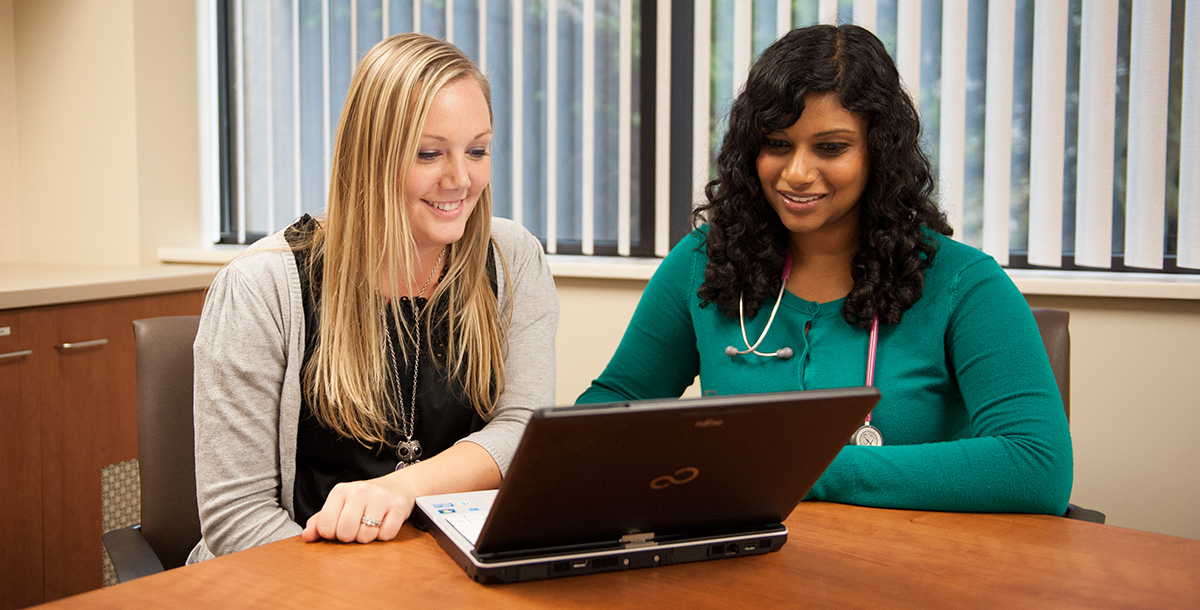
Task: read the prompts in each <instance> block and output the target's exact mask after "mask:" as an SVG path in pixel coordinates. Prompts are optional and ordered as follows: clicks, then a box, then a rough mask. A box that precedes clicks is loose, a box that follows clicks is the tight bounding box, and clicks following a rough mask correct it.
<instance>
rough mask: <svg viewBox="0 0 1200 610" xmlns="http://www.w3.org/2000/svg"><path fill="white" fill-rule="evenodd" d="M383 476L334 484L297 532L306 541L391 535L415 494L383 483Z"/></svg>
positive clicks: (364, 539)
mask: <svg viewBox="0 0 1200 610" xmlns="http://www.w3.org/2000/svg"><path fill="white" fill-rule="evenodd" d="M393 476H394V475H393ZM385 478H386V477H380V478H378V479H371V480H367V481H353V482H349V483H338V484H337V485H334V487H333V490H332V491H330V492H329V497H328V498H326V499H325V505H324V506H322V507H321V510H320V511H319V512H317V514H315V515H313V516H312V517H310V518H309V519H308V523H306V524H305V526H304V531H303V532H301V533H300V536H301V537H302V538H303V539H304V540H305V541H306V542H315V541H317V540H320V539H322V538H324V539H328V540H341V541H342V542H361V543H367V542H373V541H375V540H381V541H384V540H391V539H393V538H395V537H396V535H397V534H399V533H400V526H402V525H404V520H405V519H408V515H409V513H411V512H412V509H413V502H414V500H415V496H414V495H412V494H408V493H405V492H403V491H397V488H396V487H395V486H394V485H387V484H385V482H384V480H383V479H385Z"/></svg>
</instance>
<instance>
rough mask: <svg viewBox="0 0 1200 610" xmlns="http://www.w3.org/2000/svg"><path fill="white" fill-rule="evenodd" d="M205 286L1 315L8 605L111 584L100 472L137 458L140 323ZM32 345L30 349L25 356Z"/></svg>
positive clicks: (183, 305) (3, 587)
mask: <svg viewBox="0 0 1200 610" xmlns="http://www.w3.org/2000/svg"><path fill="white" fill-rule="evenodd" d="M203 300H204V293H203V291H189V292H180V293H171V294H160V295H153V296H144V297H133V298H125V299H114V300H108V301H96V302H89V303H74V304H67V305H53V306H46V307H34V308H28V309H18V310H8V311H0V329H3V328H6V327H7V328H8V329H9V330H8V333H7V335H4V334H3V332H4V331H3V330H0V355H3V354H11V353H16V354H18V355H15V356H10V357H8V358H0V405H2V406H0V410H2V412H0V421H2V422H3V424H0V460H3V461H0V571H2V573H3V574H4V577H3V579H0V581H2V583H3V584H0V609H3V608H21V607H25V606H28V605H31V604H37V603H42V602H44V601H52V600H55V599H59V598H62V597H66V596H69V595H74V594H76V593H82V592H84V591H89V590H91V589H96V588H99V587H100V586H101V583H102V578H103V576H102V570H103V567H102V566H103V545H102V544H101V541H100V535H101V533H102V532H101V496H100V471H101V469H102V468H104V467H105V466H107V465H109V464H115V463H118V462H122V461H125V460H129V459H132V458H134V457H137V418H136V400H137V399H136V389H135V388H136V386H135V378H134V350H133V324H132V323H133V320H136V319H140V318H152V317H157V316H168V315H184V314H198V313H200V309H201V307H202V305H203ZM25 352H28V353H25Z"/></svg>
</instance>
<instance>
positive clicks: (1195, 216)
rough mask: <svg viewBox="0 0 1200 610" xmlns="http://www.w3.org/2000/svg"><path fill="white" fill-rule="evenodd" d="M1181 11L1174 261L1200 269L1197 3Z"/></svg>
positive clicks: (1199, 32) (1199, 22) (1199, 41)
mask: <svg viewBox="0 0 1200 610" xmlns="http://www.w3.org/2000/svg"><path fill="white" fill-rule="evenodd" d="M1191 9H1192V10H1189V11H1187V12H1186V14H1185V15H1184V26H1183V28H1184V32H1183V95H1182V96H1181V97H1182V102H1183V105H1182V108H1180V117H1179V118H1180V121H1179V241H1178V244H1179V247H1178V249H1177V251H1176V254H1177V257H1178V258H1177V259H1176V264H1177V265H1178V266H1179V267H1182V268H1186V269H1200V176H1197V175H1196V174H1197V172H1196V168H1200V99H1198V98H1200V6H1198V5H1197V3H1196V2H1192V6H1191Z"/></svg>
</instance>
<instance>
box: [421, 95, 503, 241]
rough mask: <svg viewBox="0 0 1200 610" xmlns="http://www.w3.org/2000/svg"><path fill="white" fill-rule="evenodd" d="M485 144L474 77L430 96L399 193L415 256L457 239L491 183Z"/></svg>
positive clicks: (484, 108)
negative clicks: (402, 195)
mask: <svg viewBox="0 0 1200 610" xmlns="http://www.w3.org/2000/svg"><path fill="white" fill-rule="evenodd" d="M491 142H492V124H491V120H490V118H489V113H488V105H487V100H486V99H485V98H484V95H483V89H482V88H480V86H479V83H478V82H476V81H475V79H474V78H470V77H464V78H459V79H457V80H454V81H452V82H450V83H448V84H447V85H445V86H444V87H442V89H441V90H440V91H438V92H437V94H436V95H434V97H433V102H432V103H431V104H430V107H429V114H428V115H427V116H426V118H425V129H424V130H423V131H422V132H421V138H420V141H419V142H418V144H417V154H416V159H414V161H413V165H412V169H411V170H410V171H409V174H408V185H407V188H406V190H405V195H406V199H407V201H408V217H409V223H410V225H411V227H412V233H413V240H414V242H415V243H416V246H417V251H418V252H420V253H422V254H427V253H429V252H434V256H436V252H437V251H439V250H441V248H442V246H445V245H446V244H451V243H454V242H456V241H458V240H459V239H460V238H462V236H463V231H464V230H465V229H466V225H467V219H468V218H470V217H471V213H472V212H473V211H474V210H475V205H476V204H477V203H478V202H479V195H480V194H481V193H482V192H483V189H484V187H486V186H487V185H488V183H489V182H490V181H491V179H492V161H491V157H490V156H489V155H490V154H491Z"/></svg>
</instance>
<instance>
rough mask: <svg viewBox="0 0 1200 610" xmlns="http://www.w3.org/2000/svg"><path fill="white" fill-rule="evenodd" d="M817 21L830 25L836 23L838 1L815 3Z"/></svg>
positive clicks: (824, 0)
mask: <svg viewBox="0 0 1200 610" xmlns="http://www.w3.org/2000/svg"><path fill="white" fill-rule="evenodd" d="M817 19H819V20H820V22H821V23H827V24H830V25H834V24H837V22H838V0H821V1H820V2H818V3H817Z"/></svg>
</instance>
